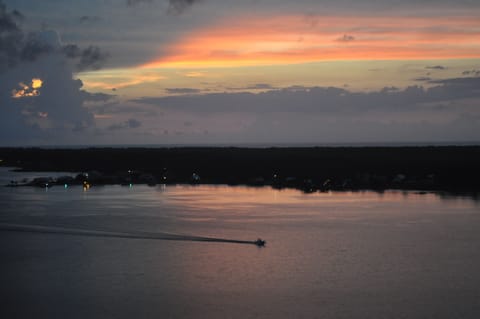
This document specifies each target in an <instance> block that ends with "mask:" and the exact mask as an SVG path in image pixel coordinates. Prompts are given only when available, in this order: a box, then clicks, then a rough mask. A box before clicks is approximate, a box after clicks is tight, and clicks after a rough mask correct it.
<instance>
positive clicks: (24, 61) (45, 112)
mask: <svg viewBox="0 0 480 319" xmlns="http://www.w3.org/2000/svg"><path fill="white" fill-rule="evenodd" d="M20 17H23V15H22V14H21V13H20V12H18V11H15V10H14V11H11V12H9V11H8V10H7V8H6V6H5V5H4V4H3V3H2V2H1V0H0V83H2V85H1V86H0V105H1V106H2V116H1V117H0V144H3V145H8V144H12V143H13V144H17V145H18V143H23V144H35V143H41V144H45V143H48V141H55V142H56V143H61V142H62V141H63V142H66V143H68V141H71V139H75V138H76V136H78V135H79V133H82V134H83V133H85V132H86V131H88V130H89V129H91V128H93V127H94V125H95V123H94V117H93V114H92V113H91V112H90V111H89V110H88V109H87V108H86V107H85V105H84V104H85V103H86V102H97V103H101V102H105V101H108V100H109V99H110V98H111V97H112V96H107V95H102V94H91V93H89V92H86V91H84V90H82V86H83V83H82V81H81V80H78V79H74V71H75V70H74V68H73V66H72V64H71V63H70V62H69V61H70V60H71V59H72V57H68V56H67V55H66V54H65V53H64V51H63V50H62V45H61V41H60V39H59V36H58V34H57V32H55V31H52V30H50V31H49V30H45V31H39V32H25V31H24V30H23V29H22V28H21V25H20V24H19V23H18V19H19V18H20ZM79 50H80V52H81V53H82V56H80V57H78V59H79V61H82V58H83V61H84V62H83V66H84V67H93V66H95V63H96V62H95V61H97V60H98V55H99V51H97V50H94V49H88V48H87V49H86V50H81V49H79ZM94 62H95V63H94ZM97 65H98V64H97ZM22 92H23V93H22ZM24 93H27V94H24Z"/></svg>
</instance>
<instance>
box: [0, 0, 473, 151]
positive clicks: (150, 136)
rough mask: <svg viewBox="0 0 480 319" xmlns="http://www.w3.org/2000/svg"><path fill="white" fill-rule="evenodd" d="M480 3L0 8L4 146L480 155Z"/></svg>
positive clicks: (104, 2)
mask: <svg viewBox="0 0 480 319" xmlns="http://www.w3.org/2000/svg"><path fill="white" fill-rule="evenodd" d="M479 17H480V2H479V1H477V0H456V1H453V0H452V1H449V0H436V1H434V0H402V1H399V0H383V1H379V0H355V1H354V0H317V1H313V0H311V1H309V0H297V1H286V0H275V1H273V0H235V1H234V0H83V1H71V0H42V1H34V0H0V112H1V113H0V146H46V145H52V146H55V145H116V144H121V145H125V144H128V145H130V144H133V145H152V144H153V145H233V146H235V145H278V144H282V145H303V144H312V145H325V144H336V143H341V144H362V143H380V144H389V143H419V144H424V143H443V142H446V143H452V144H458V143H465V142H473V143H477V142H480V19H479Z"/></svg>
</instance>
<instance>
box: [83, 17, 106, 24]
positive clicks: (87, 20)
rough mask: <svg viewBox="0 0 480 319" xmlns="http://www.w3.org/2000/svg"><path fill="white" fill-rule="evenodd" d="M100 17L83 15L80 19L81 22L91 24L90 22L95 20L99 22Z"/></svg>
mask: <svg viewBox="0 0 480 319" xmlns="http://www.w3.org/2000/svg"><path fill="white" fill-rule="evenodd" d="M100 20H101V19H100V17H97V16H87V15H85V16H81V17H80V18H79V19H78V21H79V22H80V23H87V24H90V23H95V22H98V21H100Z"/></svg>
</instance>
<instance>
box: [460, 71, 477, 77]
mask: <svg viewBox="0 0 480 319" xmlns="http://www.w3.org/2000/svg"><path fill="white" fill-rule="evenodd" d="M462 75H473V76H480V70H467V71H463V72H462Z"/></svg>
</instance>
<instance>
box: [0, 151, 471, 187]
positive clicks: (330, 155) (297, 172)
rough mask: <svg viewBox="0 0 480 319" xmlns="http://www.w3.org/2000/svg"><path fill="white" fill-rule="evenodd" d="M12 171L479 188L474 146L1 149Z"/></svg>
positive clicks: (81, 178)
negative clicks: (15, 169) (16, 169)
mask: <svg viewBox="0 0 480 319" xmlns="http://www.w3.org/2000/svg"><path fill="white" fill-rule="evenodd" d="M0 160H1V162H0V165H1V166H12V167H17V168H18V170H19V171H35V172H42V171H51V172H54V171H55V172H73V173H75V172H82V173H81V174H78V175H77V176H76V177H74V178H66V177H64V178H63V179H60V180H53V179H50V180H48V179H47V180H45V179H38V180H36V181H35V180H34V181H30V182H29V183H28V184H22V185H10V186H43V187H45V186H46V184H48V185H47V187H48V186H49V185H63V184H72V185H82V184H83V185H84V186H86V185H89V186H88V187H90V186H95V185H117V184H118V185H129V184H147V185H156V184H167V185H170V184H207V185H208V184H224V185H246V186H271V187H274V188H280V189H281V188H295V189H299V190H302V191H304V192H307V193H309V192H316V191H328V190H337V191H342V190H347V191H348V190H373V191H383V190H387V189H392V190H417V191H449V192H459V193H465V192H467V193H468V192H479V191H480V165H479V163H480V146H425V147H423V146H417V147H303V148H296V147H295V148H278V147H274V148H236V147H182V148H153V149H152V148H143V147H136V148H84V149H44V148H0Z"/></svg>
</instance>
